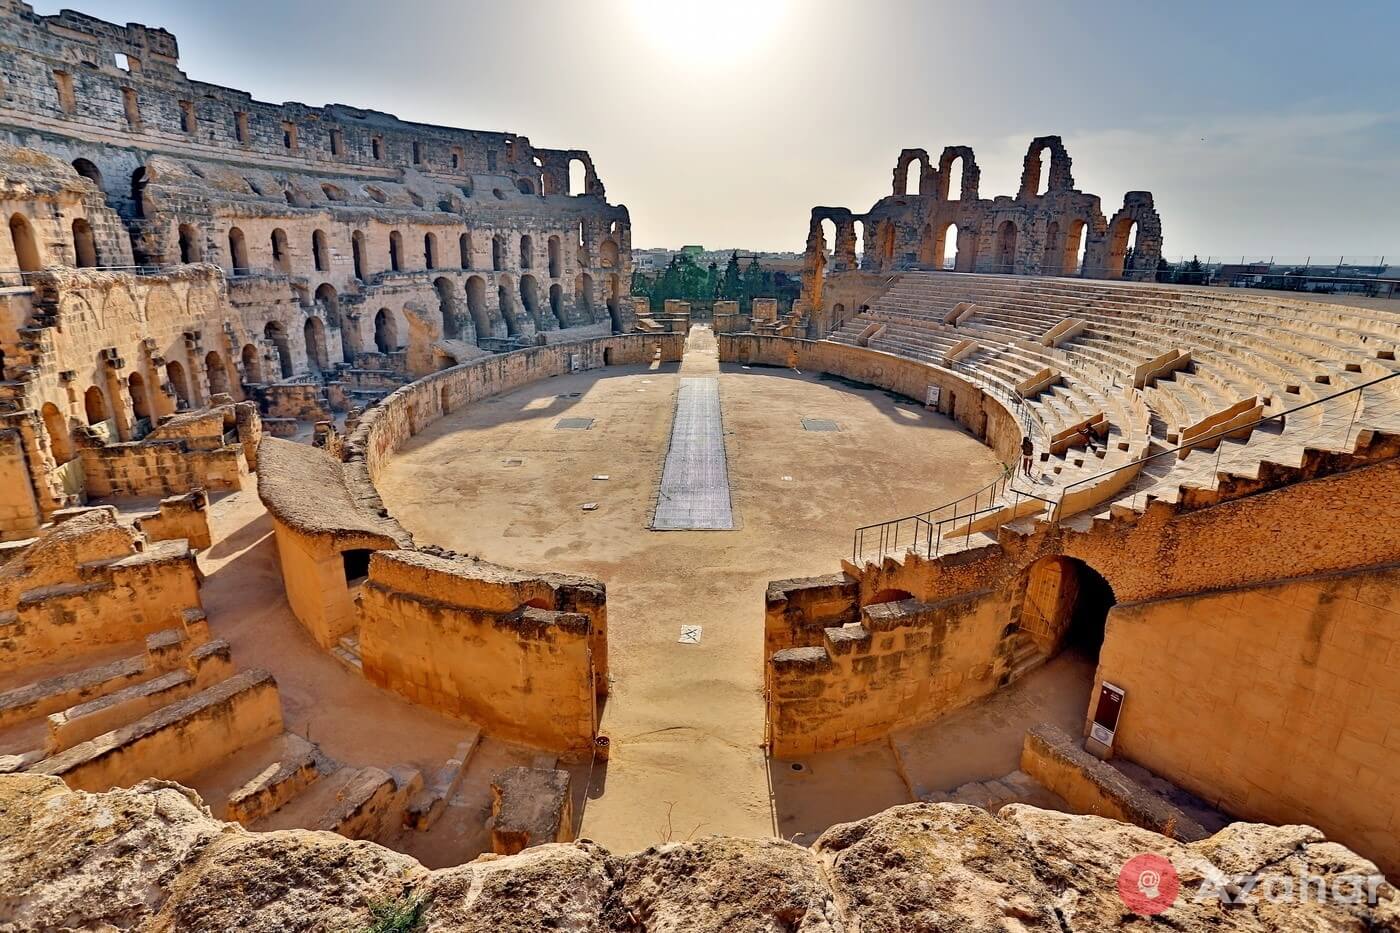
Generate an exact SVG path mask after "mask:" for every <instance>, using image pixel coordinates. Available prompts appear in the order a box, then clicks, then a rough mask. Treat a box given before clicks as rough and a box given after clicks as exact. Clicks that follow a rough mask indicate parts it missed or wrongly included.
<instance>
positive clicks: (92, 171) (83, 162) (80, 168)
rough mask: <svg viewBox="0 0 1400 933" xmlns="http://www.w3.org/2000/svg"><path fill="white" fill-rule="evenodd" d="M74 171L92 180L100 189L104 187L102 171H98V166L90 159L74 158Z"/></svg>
mask: <svg viewBox="0 0 1400 933" xmlns="http://www.w3.org/2000/svg"><path fill="white" fill-rule="evenodd" d="M73 171H75V172H77V173H78V174H79V175H81V176H82V177H84V178H86V179H87V180H88V181H90V182H92V183H93V184H94V185H96V186H97V187H98V188H99V189H100V188H101V187H102V173H101V172H100V171H98V169H97V166H96V165H94V164H92V161H91V160H90V159H74V160H73Z"/></svg>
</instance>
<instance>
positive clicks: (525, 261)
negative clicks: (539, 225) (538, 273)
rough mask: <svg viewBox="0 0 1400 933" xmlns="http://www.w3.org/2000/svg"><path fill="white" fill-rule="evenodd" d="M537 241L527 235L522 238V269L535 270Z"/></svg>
mask: <svg viewBox="0 0 1400 933" xmlns="http://www.w3.org/2000/svg"><path fill="white" fill-rule="evenodd" d="M534 254H535V241H534V239H533V238H532V237H531V236H530V234H528V233H526V234H523V235H521V237H520V268H522V269H533V268H534V267H535V255H534Z"/></svg>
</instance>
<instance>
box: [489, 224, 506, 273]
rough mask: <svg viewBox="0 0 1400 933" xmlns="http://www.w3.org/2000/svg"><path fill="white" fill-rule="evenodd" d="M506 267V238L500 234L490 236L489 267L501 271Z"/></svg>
mask: <svg viewBox="0 0 1400 933" xmlns="http://www.w3.org/2000/svg"><path fill="white" fill-rule="evenodd" d="M505 267H506V238H505V237H504V236H502V235H501V234H499V233H498V234H496V235H495V236H493V237H491V269H492V271H494V272H501V271H502V270H504V269H505Z"/></svg>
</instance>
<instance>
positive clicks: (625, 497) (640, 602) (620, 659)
mask: <svg viewBox="0 0 1400 933" xmlns="http://www.w3.org/2000/svg"><path fill="white" fill-rule="evenodd" d="M682 373H683V374H684V375H704V374H714V375H717V376H718V378H719V380H720V394H721V406H722V412H723V418H724V427H725V433H726V450H727V456H728V461H729V482H730V488H731V491H732V496H733V506H734V510H735V513H736V519H737V523H736V524H737V529H736V530H735V531H668V532H655V531H650V530H648V524H649V522H650V519H651V513H652V509H653V507H654V504H655V496H656V489H657V483H658V480H659V477H660V471H661V467H662V464H663V462H664V460H665V456H666V450H667V445H668V440H669V434H670V427H671V416H672V411H673V408H674V405H675V394H676V389H677V386H678V382H679V378H678V376H679V375H680V374H682ZM562 417H569V418H593V419H595V420H594V423H593V426H592V427H591V429H589V430H559V429H556V427H555V424H556V422H557V421H558V420H559V419H560V418H562ZM804 417H810V418H824V419H830V420H833V421H836V422H837V424H838V425H839V426H840V430H839V431H838V432H811V431H806V430H804V429H803V426H802V420H801V419H802V418H804ZM516 459H518V460H521V461H523V462H522V463H520V464H519V465H511V463H510V461H512V460H516ZM999 469H1000V466H999V464H998V463H997V461H996V459H995V458H994V457H993V456H992V453H991V452H990V451H989V450H988V449H987V448H985V447H983V446H982V445H981V444H980V443H979V442H978V441H976V440H975V439H974V438H972V437H971V436H969V435H968V434H967V433H966V432H965V431H964V430H963V429H962V428H961V427H960V426H958V425H957V424H955V423H954V422H952V421H950V420H948V419H946V418H944V417H942V416H939V415H937V414H933V413H930V412H928V411H925V410H924V409H923V408H922V406H920V405H918V404H915V403H913V402H910V401H908V400H905V399H900V398H897V397H895V396H892V395H890V394H888V393H886V392H884V391H882V390H876V389H869V388H862V387H857V386H853V385H850V384H848V383H844V382H842V381H838V380H834V379H831V378H829V377H823V376H820V375H805V374H800V373H796V372H793V371H791V370H783V369H764V368H753V369H746V368H742V367H739V366H730V365H726V366H724V367H723V368H721V367H720V366H719V365H718V364H717V363H716V354H715V343H714V337H713V335H712V334H711V333H710V332H709V331H708V330H704V329H698V330H696V331H693V332H692V336H691V341H690V347H689V350H688V352H687V354H686V359H685V361H684V363H683V364H682V365H681V366H680V367H677V366H675V365H674V364H672V365H669V366H659V367H655V368H652V367H646V366H635V367H616V368H613V367H610V368H608V369H606V370H603V371H595V372H590V373H583V374H578V375H572V376H561V377H557V378H554V379H549V380H546V381H544V382H541V383H537V384H534V385H531V386H528V387H526V388H523V389H521V390H518V391H516V392H513V393H510V394H507V395H504V396H499V397H496V398H493V399H489V400H485V401H483V402H481V403H479V404H476V405H473V406H471V407H470V408H467V409H464V410H462V411H461V412H458V413H455V414H452V415H449V416H448V417H446V418H444V419H442V420H440V421H438V422H436V423H434V424H432V425H430V426H429V427H428V428H427V429H426V430H424V431H423V432H422V433H421V434H419V435H418V436H417V437H415V438H413V440H412V441H410V442H409V443H408V444H407V445H406V446H405V448H404V449H403V450H402V451H401V452H400V454H399V455H398V456H397V457H396V458H395V459H394V460H393V462H392V463H391V464H390V465H389V467H388V469H387V471H386V473H385V475H384V476H383V477H382V478H381V481H380V482H379V490H380V493H381V495H382V496H383V498H384V501H385V504H386V505H387V506H388V507H389V508H390V510H391V511H392V512H393V514H394V515H395V516H396V517H397V518H398V519H399V520H400V521H401V522H402V523H403V524H404V525H405V526H406V527H408V528H409V529H411V530H412V531H413V533H414V535H415V537H416V538H417V539H418V541H419V542H420V543H424V544H437V545H442V546H444V547H449V548H452V549H455V550H458V551H462V552H465V553H470V554H475V555H479V556H481V557H483V558H485V559H488V560H492V561H496V562H499V563H503V564H507V565H514V566H520V567H531V568H546V567H548V568H553V569H559V570H567V571H574V572H579V573H586V574H591V575H594V576H597V577H599V578H601V579H602V580H603V581H605V583H606V584H607V587H608V623H609V627H610V628H609V651H610V655H611V663H612V677H613V684H612V696H611V698H610V699H609V701H608V703H607V706H606V707H605V709H604V712H603V725H602V728H603V731H604V732H605V733H607V734H608V735H609V736H610V737H611V738H612V743H613V751H612V756H611V760H610V761H609V762H608V763H607V764H606V766H604V765H602V764H599V766H598V767H597V768H596V769H595V770H594V772H593V774H592V778H591V781H590V782H589V786H588V790H587V796H588V800H587V803H586V806H585V807H584V808H583V815H582V828H581V835H583V836H587V837H589V838H592V839H596V840H598V841H599V842H602V843H603V844H605V845H607V846H609V847H613V848H615V849H618V850H622V851H625V850H629V849H635V848H641V847H645V846H648V845H652V844H654V843H656V842H658V841H661V840H662V839H664V838H667V837H672V838H685V837H686V836H689V835H691V834H708V833H731V834H736V835H750V836H767V835H773V834H782V835H785V836H791V835H792V834H793V833H795V832H803V833H810V832H817V831H820V829H822V828H825V826H827V825H830V824H831V823H834V822H840V821H842V820H847V819H854V818H859V817H864V816H867V815H869V814H870V813H873V812H875V811H877V810H879V809H881V808H882V807H886V806H890V805H892V804H896V803H904V802H907V801H908V799H909V798H908V793H907V790H906V789H905V787H904V784H903V783H902V781H901V780H900V778H899V776H898V773H897V772H896V770H895V766H894V760H893V756H892V754H891V753H890V752H889V750H888V748H887V747H884V746H879V747H873V748H866V749H860V750H857V751H856V752H853V753H849V754H846V755H843V756H834V757H833V756H826V758H825V759H824V761H823V763H822V767H821V769H820V774H812V773H808V774H805V775H793V774H792V773H791V772H790V771H789V769H788V767H787V765H786V764H783V763H778V764H777V765H776V766H775V768H774V769H773V773H772V775H771V776H770V769H769V764H768V762H767V760H766V759H765V755H764V751H763V748H762V736H763V697H762V671H763V658H762V630H763V597H764V591H765V589H766V586H767V584H768V582H769V581H770V580H774V579H781V578H784V577H794V576H807V575H812V574H820V573H830V572H833V571H835V570H837V569H839V561H840V559H841V557H842V556H843V555H845V554H848V553H849V552H850V547H851V532H852V530H853V529H854V528H855V527H856V526H857V525H860V524H865V523H868V522H871V521H876V520H881V519H885V518H893V517H897V516H899V515H904V514H909V513H912V512H916V511H919V510H921V509H924V508H927V507H929V506H931V505H934V504H937V503H939V502H944V501H948V500H951V499H953V498H956V497H958V496H960V495H963V494H965V493H968V492H971V491H972V490H974V489H976V488H979V487H981V486H983V485H985V484H986V483H987V482H989V481H990V479H991V478H992V477H993V476H995V475H996V472H997V471H998V470H999ZM599 474H602V475H606V476H607V477H608V478H607V479H606V480H599V479H594V478H593V477H594V476H596V475H599ZM587 502H596V503H597V504H598V507H597V509H596V510H595V511H584V510H582V508H581V506H582V505H583V504H584V503H587ZM682 624H687V625H700V626H701V627H702V637H701V641H700V644H698V645H686V644H680V643H679V642H678V638H679V634H680V627H681V625H682ZM1017 744H1018V746H1019V740H1018V741H1017ZM777 814H782V819H781V821H780V822H781V825H779V821H778V816H777Z"/></svg>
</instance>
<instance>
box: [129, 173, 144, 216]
mask: <svg viewBox="0 0 1400 933" xmlns="http://www.w3.org/2000/svg"><path fill="white" fill-rule="evenodd" d="M146 180H147V179H146V167H145V166H144V165H143V166H141V167H140V168H138V169H137V170H136V171H134V172H132V173H131V213H132V215H133V216H135V217H145V216H146Z"/></svg>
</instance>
